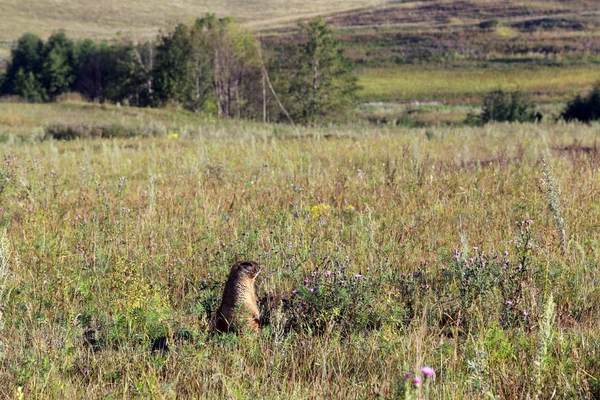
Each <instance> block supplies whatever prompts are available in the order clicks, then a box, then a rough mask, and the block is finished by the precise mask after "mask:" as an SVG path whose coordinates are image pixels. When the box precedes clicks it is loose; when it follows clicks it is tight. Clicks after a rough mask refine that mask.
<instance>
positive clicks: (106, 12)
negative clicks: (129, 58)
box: [0, 0, 386, 42]
mask: <svg viewBox="0 0 600 400" xmlns="http://www.w3.org/2000/svg"><path fill="white" fill-rule="evenodd" d="M385 3H386V2H385V1H381V0H224V1H211V0H171V1H164V0H121V1H102V0H62V1H55V0H30V1H20V0H5V1H2V2H0V41H3V42H6V41H12V40H14V39H16V38H18V37H19V36H20V35H21V34H22V33H23V32H25V31H30V32H33V33H36V34H38V35H40V36H47V35H49V34H50V33H52V32H53V31H56V30H58V29H64V30H65V31H66V32H67V34H68V35H69V36H71V37H90V38H94V39H97V38H112V37H114V35H115V34H116V33H117V32H122V33H123V34H125V35H130V36H132V37H134V38H139V37H152V36H153V35H155V34H156V33H157V32H158V30H159V29H161V28H167V27H168V26H169V25H170V24H174V23H176V22H189V21H191V20H193V19H195V18H196V17H198V16H202V15H204V14H206V13H208V12H210V13H215V14H217V15H218V16H232V17H234V18H236V19H237V20H238V21H241V22H244V23H245V24H246V25H248V26H250V27H252V28H257V29H260V28H269V27H274V26H282V25H285V24H289V23H293V22H295V21H296V20H298V19H300V18H308V17H313V16H316V15H327V14H332V13H337V12H344V11H348V10H352V9H359V8H364V7H372V6H378V5H382V4H385Z"/></svg>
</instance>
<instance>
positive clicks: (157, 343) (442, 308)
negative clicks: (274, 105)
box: [0, 103, 600, 399]
mask: <svg viewBox="0 0 600 400" xmlns="http://www.w3.org/2000/svg"><path fill="white" fill-rule="evenodd" d="M0 116H1V118H2V129H3V131H2V132H0V133H1V134H2V135H1V137H2V141H3V142H4V143H3V144H2V146H1V147H0V157H1V160H2V163H1V164H0V226H1V228H2V229H1V232H2V233H1V234H0V311H1V312H2V314H1V321H0V322H1V325H0V326H1V329H2V334H1V336H0V340H1V342H2V345H1V347H0V396H1V397H3V398H17V399H25V398H26V399H36V398H39V399H48V398H57V399H58V398H109V399H110V398H135V397H151V398H164V399H171V398H227V399H245V398H269V399H278V398H289V399H304V398H339V399H366V398H382V399H396V398H431V399H433V398H444V399H446V398H447V399H451V398H463V399H479V398H498V399H500V398H512V399H519V398H523V399H526V398H530V399H533V398H540V399H542V398H552V397H554V398H584V399H593V398H598V396H600V361H599V360H600V330H599V329H598V321H599V318H598V317H599V315H600V314H599V312H600V309H599V304H600V302H599V300H600V289H599V288H600V272H599V269H598V260H599V259H600V254H599V251H600V236H599V234H598V232H599V231H600V230H599V227H600V197H599V190H600V177H599V175H598V167H599V165H600V150H599V147H598V136H599V134H600V126H599V125H597V124H595V125H581V124H525V125H520V124H513V125H510V124H491V125H487V126H485V127H477V128H475V127H430V128H427V129H406V128H392V127H377V126H372V125H366V124H365V125H361V124H355V125H354V126H350V125H342V126H333V127H321V128H298V129H294V128H292V127H287V126H281V125H279V126H275V125H263V124H256V123H252V122H240V121H211V120H207V119H202V118H200V117H198V116H195V115H193V114H188V113H183V112H175V111H170V110H140V109H133V108H127V107H116V106H109V105H105V106H100V105H91V104H72V103H66V104H48V105H24V104H20V105H18V106H17V105H14V104H10V103H6V104H0ZM82 120H83V121H86V123H89V124H96V125H98V126H101V125H113V124H121V125H124V126H127V127H128V129H129V128H131V129H130V130H128V132H129V131H131V130H133V131H137V132H138V133H139V136H133V137H129V138H112V139H79V140H72V141H59V140H52V139H49V138H46V139H45V140H43V138H44V133H45V132H46V127H47V126H48V125H49V124H51V123H60V124H70V123H75V122H77V121H79V123H81V121H82ZM148 132H150V133H151V134H149V133H148ZM240 259H254V260H258V261H260V263H261V264H262V267H263V271H262V273H261V275H259V278H258V280H257V282H258V284H257V289H258V294H259V298H260V303H261V310H262V318H263V324H264V328H263V330H262V332H260V333H259V334H257V335H240V336H234V335H220V336H216V335H211V334H210V332H209V330H208V317H209V315H210V313H211V312H212V311H213V310H214V309H215V307H216V306H217V305H218V301H219V296H220V294H221V290H222V287H223V283H224V281H225V279H226V277H227V273H228V270H229V267H230V265H231V264H232V263H233V262H234V261H235V260H240ZM424 366H430V367H432V368H434V369H435V376H434V377H429V378H425V377H424V376H423V375H422V374H421V372H420V370H421V368H422V367H424ZM416 378H419V380H420V381H417V380H416Z"/></svg>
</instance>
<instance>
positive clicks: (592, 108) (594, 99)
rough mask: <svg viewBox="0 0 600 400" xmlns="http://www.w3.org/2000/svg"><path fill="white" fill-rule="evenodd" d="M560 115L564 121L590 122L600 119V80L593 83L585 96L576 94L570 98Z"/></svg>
mask: <svg viewBox="0 0 600 400" xmlns="http://www.w3.org/2000/svg"><path fill="white" fill-rule="evenodd" d="M561 117H562V118H564V119H565V120H566V121H572V120H579V121H582V122H590V121H598V120H600V81H598V82H597V83H596V84H595V85H594V88H593V89H592V91H591V92H590V93H589V94H588V95H587V96H585V97H581V96H580V95H577V96H576V97H575V98H574V99H573V100H571V101H570V102H569V103H568V104H567V106H566V107H565V109H564V111H563V112H562V114H561Z"/></svg>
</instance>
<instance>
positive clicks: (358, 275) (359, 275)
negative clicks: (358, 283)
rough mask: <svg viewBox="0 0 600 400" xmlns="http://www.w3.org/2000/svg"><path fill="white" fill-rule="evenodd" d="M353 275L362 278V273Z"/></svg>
mask: <svg viewBox="0 0 600 400" xmlns="http://www.w3.org/2000/svg"><path fill="white" fill-rule="evenodd" d="M354 277H355V278H356V279H360V278H362V275H361V274H355V275H354Z"/></svg>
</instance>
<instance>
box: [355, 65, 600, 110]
mask: <svg viewBox="0 0 600 400" xmlns="http://www.w3.org/2000/svg"><path fill="white" fill-rule="evenodd" d="M598 76H599V74H598V67H597V66H595V65H578V66H562V67H559V68H557V67H549V66H532V65H525V66H524V65H518V64H517V65H512V66H503V67H498V66H495V67H494V66H492V67H488V68H481V67H456V68H451V67H450V68H449V67H447V66H446V67H444V66H435V65H432V66H427V65H425V66H423V65H420V66H414V65H404V66H397V67H393V68H380V69H377V68H365V69H361V70H359V71H358V77H359V84H360V85H361V87H362V89H361V91H360V93H359V97H360V99H361V100H363V101H384V102H385V101H387V102H389V101H398V102H410V101H440V102H444V103H447V104H448V103H449V104H465V103H477V102H479V101H481V99H482V98H483V96H485V95H486V94H487V93H489V92H490V91H492V90H496V89H504V90H521V91H523V92H525V93H527V94H528V96H529V97H530V98H531V99H532V100H535V101H537V102H544V103H549V102H560V101H563V102H564V101H566V100H569V99H571V98H572V97H573V96H574V95H576V94H578V93H582V92H585V91H586V90H588V89H589V88H591V87H592V85H593V84H594V83H595V82H596V81H597V80H598Z"/></svg>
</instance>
